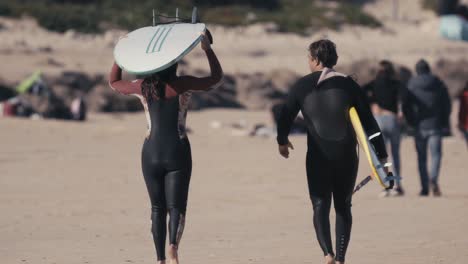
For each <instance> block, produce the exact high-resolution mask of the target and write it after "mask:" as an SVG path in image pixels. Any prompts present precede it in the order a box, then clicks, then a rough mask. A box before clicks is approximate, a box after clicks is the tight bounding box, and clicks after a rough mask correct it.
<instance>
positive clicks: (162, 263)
mask: <svg viewBox="0 0 468 264" xmlns="http://www.w3.org/2000/svg"><path fill="white" fill-rule="evenodd" d="M158 264H166V261H165V260H159V261H158Z"/></svg>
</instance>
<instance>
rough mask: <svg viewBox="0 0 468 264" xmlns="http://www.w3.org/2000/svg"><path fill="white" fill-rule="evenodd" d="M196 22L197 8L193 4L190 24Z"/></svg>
mask: <svg viewBox="0 0 468 264" xmlns="http://www.w3.org/2000/svg"><path fill="white" fill-rule="evenodd" d="M197 22H198V8H197V7H196V6H195V7H193V10H192V24H195V23H197Z"/></svg>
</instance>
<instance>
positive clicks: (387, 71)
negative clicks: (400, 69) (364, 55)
mask: <svg viewBox="0 0 468 264" xmlns="http://www.w3.org/2000/svg"><path fill="white" fill-rule="evenodd" d="M379 66H380V69H379V71H378V72H377V77H380V78H385V79H393V78H394V77H395V68H394V67H393V63H392V62H391V61H388V60H382V61H380V62H379Z"/></svg>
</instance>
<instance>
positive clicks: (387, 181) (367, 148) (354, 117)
mask: <svg viewBox="0 0 468 264" xmlns="http://www.w3.org/2000/svg"><path fill="white" fill-rule="evenodd" d="M349 117H350V120H351V124H352V125H353V128H354V132H355V133H356V137H357V140H358V142H359V145H360V146H361V147H362V149H363V151H364V153H365V156H366V159H367V161H368V162H369V165H370V168H371V172H372V173H371V176H372V178H373V179H375V180H376V181H377V182H378V183H379V184H380V186H382V187H383V188H385V189H388V188H391V187H393V182H392V180H393V178H394V177H393V175H391V173H390V174H389V175H387V173H386V172H385V170H384V165H383V164H381V163H380V160H379V158H378V157H377V155H376V153H375V150H374V146H372V144H371V143H370V141H369V137H368V135H367V134H366V132H365V131H364V127H363V126H362V123H361V119H360V118H359V115H358V113H357V111H356V109H355V108H354V107H351V109H350V110H349Z"/></svg>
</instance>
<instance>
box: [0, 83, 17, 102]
mask: <svg viewBox="0 0 468 264" xmlns="http://www.w3.org/2000/svg"><path fill="white" fill-rule="evenodd" d="M14 96H16V92H15V90H13V88H12V87H9V86H8V85H5V84H1V83H0V102H2V101H5V100H8V99H10V98H12V97H14Z"/></svg>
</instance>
